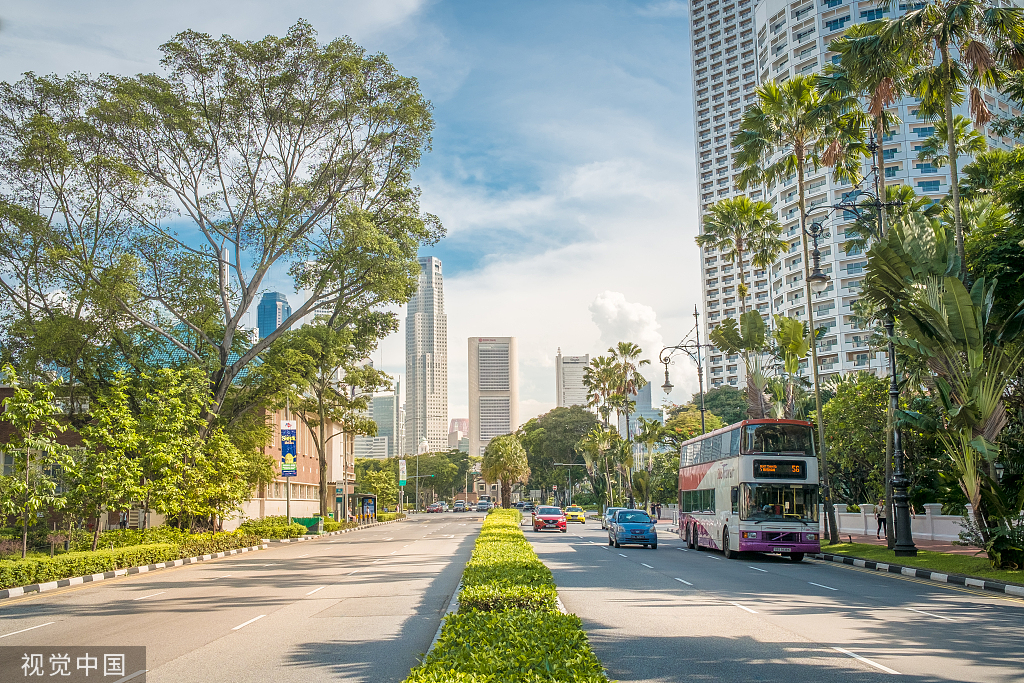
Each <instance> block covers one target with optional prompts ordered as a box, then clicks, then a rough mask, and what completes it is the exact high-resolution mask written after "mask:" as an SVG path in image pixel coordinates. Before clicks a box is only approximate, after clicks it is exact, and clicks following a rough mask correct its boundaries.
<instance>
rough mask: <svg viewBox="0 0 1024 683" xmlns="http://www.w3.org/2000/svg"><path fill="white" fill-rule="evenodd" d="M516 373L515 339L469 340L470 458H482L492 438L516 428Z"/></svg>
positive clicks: (517, 395) (517, 410)
mask: <svg viewBox="0 0 1024 683" xmlns="http://www.w3.org/2000/svg"><path fill="white" fill-rule="evenodd" d="M518 370H519V358H518V351H517V347H516V338H515V337H470V338H469V454H470V455H483V452H484V448H486V447H487V444H488V443H489V442H490V440H491V439H493V438H494V437H496V436H502V435H504V434H510V433H512V432H514V431H515V430H517V429H519V378H518Z"/></svg>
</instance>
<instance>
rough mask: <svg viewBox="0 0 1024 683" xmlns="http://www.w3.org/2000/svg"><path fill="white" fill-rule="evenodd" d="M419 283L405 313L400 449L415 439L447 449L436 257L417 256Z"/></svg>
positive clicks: (443, 331) (444, 348)
mask: <svg viewBox="0 0 1024 683" xmlns="http://www.w3.org/2000/svg"><path fill="white" fill-rule="evenodd" d="M418 260H419V264H420V278H419V286H418V288H417V290H416V294H414V295H413V297H412V298H411V299H409V307H408V312H407V314H406V318H405V453H406V454H413V453H416V451H417V448H418V446H419V443H420V441H421V439H426V440H427V445H428V446H429V448H430V450H431V451H443V450H445V449H447V448H448V318H447V316H446V315H445V313H444V288H443V279H442V276H441V260H440V259H437V258H434V257H433V256H421V257H420V258H419V259H418Z"/></svg>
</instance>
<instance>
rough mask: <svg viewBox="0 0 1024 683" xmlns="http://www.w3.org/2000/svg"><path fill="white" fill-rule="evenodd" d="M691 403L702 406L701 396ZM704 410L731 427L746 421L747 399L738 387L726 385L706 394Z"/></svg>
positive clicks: (694, 398) (695, 395)
mask: <svg viewBox="0 0 1024 683" xmlns="http://www.w3.org/2000/svg"><path fill="white" fill-rule="evenodd" d="M691 403H692V404H693V405H695V406H698V407H699V406H700V396H699V395H697V394H694V395H693V400H692V401H691ZM704 408H705V409H706V410H707V411H708V412H711V413H714V414H715V415H719V416H721V418H722V422H723V423H725V424H727V425H731V424H734V423H736V422H739V421H740V420H742V419H744V418H745V417H746V415H747V399H746V396H745V395H744V393H743V392H742V391H740V390H739V389H737V388H736V387H731V386H729V385H727V384H724V385H722V386H720V387H715V388H714V389H709V390H708V391H706V392H705V393H704Z"/></svg>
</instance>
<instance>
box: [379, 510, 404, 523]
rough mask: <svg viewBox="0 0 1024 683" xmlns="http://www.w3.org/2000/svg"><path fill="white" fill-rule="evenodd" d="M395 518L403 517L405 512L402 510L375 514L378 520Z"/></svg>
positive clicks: (388, 520)
mask: <svg viewBox="0 0 1024 683" xmlns="http://www.w3.org/2000/svg"><path fill="white" fill-rule="evenodd" d="M396 519H405V513H402V512H381V513H380V514H378V515H377V521H378V522H393V521H395V520H396Z"/></svg>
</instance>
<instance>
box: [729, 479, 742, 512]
mask: <svg viewBox="0 0 1024 683" xmlns="http://www.w3.org/2000/svg"><path fill="white" fill-rule="evenodd" d="M731 495H732V513H733V514H734V515H738V514H739V513H740V489H739V487H738V486H733V487H732V492H731Z"/></svg>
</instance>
